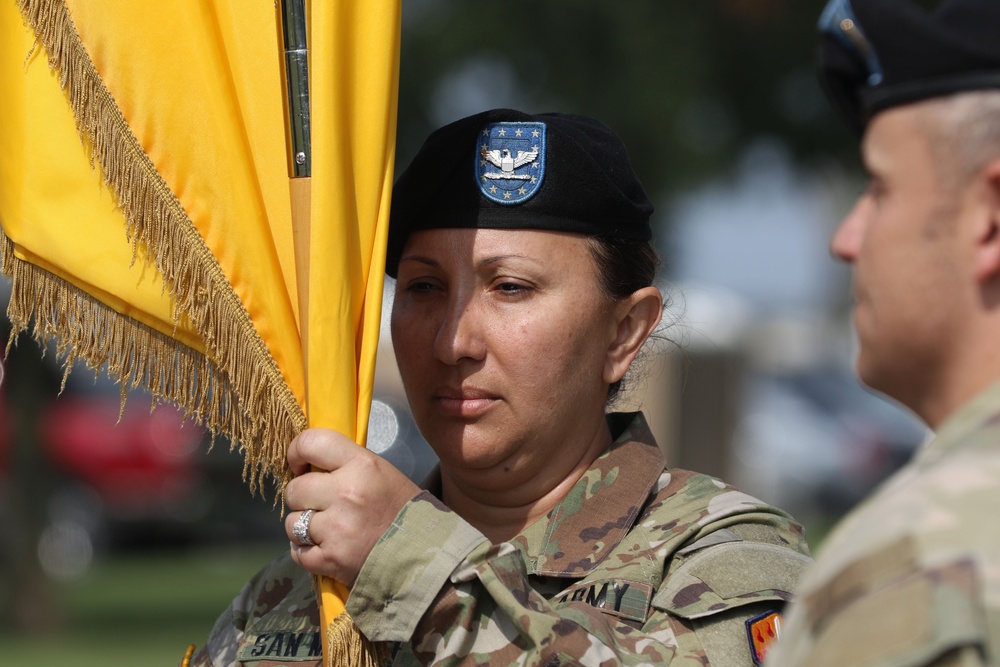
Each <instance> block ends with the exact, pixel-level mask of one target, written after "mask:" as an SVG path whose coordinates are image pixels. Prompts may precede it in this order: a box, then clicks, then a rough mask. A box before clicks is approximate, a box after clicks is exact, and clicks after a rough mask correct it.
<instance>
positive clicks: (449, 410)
mask: <svg viewBox="0 0 1000 667" xmlns="http://www.w3.org/2000/svg"><path fill="white" fill-rule="evenodd" d="M434 400H435V401H436V402H437V404H438V405H439V406H440V407H441V411H442V412H444V413H445V414H446V415H450V416H454V417H477V416H479V415H481V414H483V413H484V412H486V411H487V410H489V409H490V407H492V406H493V404H494V403H496V401H497V400H498V398H497V397H496V396H494V395H492V394H490V393H488V392H485V391H482V390H479V389H460V390H456V389H442V390H439V391H436V392H434Z"/></svg>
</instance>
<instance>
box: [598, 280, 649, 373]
mask: <svg viewBox="0 0 1000 667" xmlns="http://www.w3.org/2000/svg"><path fill="white" fill-rule="evenodd" d="M614 316H615V327H616V328H615V335H614V338H613V340H612V341H611V345H609V346H608V355H607V358H606V359H605V362H604V381H605V382H607V383H608V384H612V383H614V382H617V381H618V380H621V379H622V377H624V376H625V371H627V370H628V367H629V366H630V365H631V364H632V360H633V359H635V356H636V355H637V354H639V350H640V349H641V348H642V344H643V343H645V342H646V339H647V338H649V335H650V334H651V333H653V329H655V328H656V325H657V324H659V323H660V318H661V317H662V316H663V295H661V294H660V290H659V289H657V288H656V287H653V286H650V287H643V288H642V289H640V290H636V291H635V292H633V293H632V294H631V295H629V296H628V297H627V298H625V299H623V300H622V301H620V302H619V303H617V304H616V305H615V308H614Z"/></svg>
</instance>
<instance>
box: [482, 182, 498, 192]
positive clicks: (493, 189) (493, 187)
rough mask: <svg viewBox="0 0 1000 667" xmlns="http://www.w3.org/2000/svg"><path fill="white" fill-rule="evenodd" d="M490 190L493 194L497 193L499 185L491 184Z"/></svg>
mask: <svg viewBox="0 0 1000 667" xmlns="http://www.w3.org/2000/svg"><path fill="white" fill-rule="evenodd" d="M483 180H484V181H485V180H486V179H485V178H484V179H483ZM490 192H491V193H492V194H496V193H497V186H495V185H491V186H490Z"/></svg>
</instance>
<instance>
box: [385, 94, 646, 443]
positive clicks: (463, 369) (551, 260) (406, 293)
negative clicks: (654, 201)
mask: <svg viewBox="0 0 1000 667" xmlns="http://www.w3.org/2000/svg"><path fill="white" fill-rule="evenodd" d="M652 211H653V207H652V205H651V204H650V202H649V199H648V197H647V196H646V193H645V191H644V190H643V187H642V185H641V183H640V182H639V180H638V178H637V177H636V175H635V173H634V171H633V170H632V168H631V166H630V165H629V161H628V157H627V154H626V151H625V148H624V146H623V145H622V142H621V141H620V139H619V138H618V137H617V136H616V135H615V134H614V133H613V132H612V131H611V130H610V129H608V128H607V127H606V126H605V125H603V124H601V123H599V122H597V121H595V120H593V119H590V118H585V117H581V116H573V115H566V114H539V115H528V114H525V113H521V112H518V111H513V110H509V109H500V110H494V111H489V112H485V113H481V114H478V115H475V116H471V117H469V118H464V119H462V120H459V121H457V122H455V123H452V124H450V125H447V126H445V127H443V128H441V129H439V130H438V131H436V132H434V133H433V134H432V135H431V136H430V137H429V138H428V139H427V141H426V142H425V143H424V145H423V147H422V148H421V150H420V151H419V153H418V154H417V156H416V157H415V158H414V159H413V161H412V162H411V164H410V165H409V167H408V168H407V169H406V171H405V172H404V173H403V174H402V175H401V176H400V178H399V179H398V181H397V183H396V185H395V187H394V189H393V201H392V214H391V222H390V231H389V244H388V254H387V263H386V271H387V273H388V274H389V275H390V276H392V277H395V278H397V283H396V294H395V300H394V304H393V314H392V334H393V345H394V348H395V350H396V357H397V362H398V364H399V368H400V373H401V375H402V377H403V382H404V386H405V388H406V391H407V397H408V399H409V401H410V404H411V407H412V409H413V412H414V417H415V418H416V420H417V423H418V425H419V426H420V428H421V430H422V431H423V432H424V435H425V437H427V439H428V441H429V442H431V444H432V445H434V446H435V449H438V454H439V456H441V455H442V452H441V451H440V448H441V447H445V448H448V447H451V445H452V444H455V443H456V442H457V441H458V440H463V439H468V440H469V441H470V442H476V441H477V439H478V441H479V442H480V443H481V444H482V443H486V442H487V441H489V442H493V443H494V444H496V442H497V440H498V439H499V440H502V441H503V442H505V443H509V442H512V441H516V440H523V439H524V438H525V437H527V436H526V434H527V433H529V432H531V431H532V429H540V431H539V433H538V434H537V435H538V437H540V438H541V439H543V440H544V439H546V438H547V439H548V441H552V439H553V438H554V432H555V431H556V430H558V429H560V428H563V429H565V428H570V429H573V430H575V429H578V428H580V427H581V426H584V425H586V424H589V425H590V426H593V425H594V424H597V423H603V418H604V417H603V412H604V409H603V408H604V404H605V401H606V399H607V396H608V394H609V392H612V391H613V388H614V387H615V386H616V385H617V384H618V383H619V382H620V380H621V378H622V375H624V373H625V371H626V369H627V368H628V366H629V364H630V363H631V361H632V360H633V359H634V357H635V355H636V353H637V352H638V349H639V347H640V346H641V345H642V342H643V341H644V340H645V339H646V337H647V336H648V335H649V334H650V332H651V331H652V329H653V327H655V325H656V323H657V322H658V320H659V317H660V311H661V307H662V301H661V297H660V295H659V292H658V290H657V289H656V288H655V287H653V286H652V285H653V280H654V274H655V269H656V263H657V260H656V253H655V251H653V249H652V247H651V245H650V238H651V228H650V216H651V214H652ZM595 406H596V413H597V414H595ZM480 408H483V409H485V410H486V412H484V413H483V414H482V415H480V414H479V413H478V412H476V410H479V409H480ZM449 410H451V412H449ZM463 410H464V411H466V412H463ZM473 413H475V414H473ZM595 419H597V420H600V421H599V422H598V421H594V420H595ZM542 422H544V423H542ZM491 429H492V431H491ZM537 439H538V438H536V436H535V435H532V436H531V440H533V441H535V440H537ZM442 443H444V444H442ZM456 446H457V445H456ZM470 446H472V447H473V448H475V446H476V445H470ZM483 447H485V448H486V449H490V447H488V446H486V445H483ZM497 447H499V448H501V449H502V447H501V446H500V445H497Z"/></svg>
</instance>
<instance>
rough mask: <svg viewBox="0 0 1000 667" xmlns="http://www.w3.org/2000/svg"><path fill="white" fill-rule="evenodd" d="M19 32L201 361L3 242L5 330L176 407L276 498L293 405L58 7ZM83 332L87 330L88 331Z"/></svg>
mask: <svg viewBox="0 0 1000 667" xmlns="http://www.w3.org/2000/svg"><path fill="white" fill-rule="evenodd" d="M19 7H20V10H21V13H22V15H23V17H24V20H25V21H26V23H27V24H28V25H29V26H30V27H31V28H32V30H33V31H34V32H35V35H36V37H37V41H38V43H39V44H41V45H42V47H43V48H44V49H45V51H46V53H47V55H48V62H49V66H50V67H51V68H53V69H54V70H55V71H56V72H57V73H58V75H59V78H60V84H61V86H62V88H63V90H64V91H65V92H66V94H67V96H68V98H69V102H70V105H71V106H72V108H73V115H74V116H75V118H76V123H77V128H78V130H79V132H80V134H81V135H82V137H83V138H84V141H85V144H86V145H87V146H88V149H89V151H90V156H91V161H92V162H93V163H96V165H97V166H98V167H99V168H100V170H101V173H102V175H103V177H104V180H105V182H106V183H107V184H108V186H109V188H110V190H111V191H112V193H113V195H114V197H115V200H116V202H117V204H118V206H119V207H120V208H121V210H122V211H123V213H124V216H125V219H126V221H127V229H126V230H125V233H126V234H127V237H128V239H129V241H130V242H131V243H132V248H133V260H135V258H137V257H139V256H140V255H143V256H145V257H149V258H150V259H151V261H152V262H153V264H154V265H155V266H156V268H157V269H158V270H159V272H160V273H161V274H162V275H163V277H164V282H165V286H166V289H167V290H168V292H169V294H170V295H171V296H172V297H173V299H174V302H175V312H174V318H175V321H176V320H177V319H178V318H179V317H181V315H183V316H186V317H187V318H189V319H190V321H191V322H192V323H193V326H194V328H195V329H196V331H197V332H198V333H199V335H200V336H201V337H202V339H203V341H204V344H205V348H206V350H207V357H208V358H207V359H205V358H204V357H202V355H199V354H198V353H196V352H194V351H192V350H191V349H190V348H188V347H187V346H185V345H183V344H181V343H180V342H178V341H175V340H173V339H171V338H170V337H168V336H164V335H162V334H160V333H158V332H156V331H154V330H152V329H151V328H149V327H147V326H145V325H142V324H140V323H138V322H136V321H135V320H132V319H130V318H127V317H125V316H123V315H121V314H119V313H117V312H116V311H114V310H113V309H112V308H110V307H108V306H105V305H104V304H102V303H100V302H99V301H97V300H96V299H95V298H93V297H91V296H89V295H87V294H86V293H85V292H83V291H82V290H79V289H77V288H76V287H74V286H72V285H70V284H69V283H67V282H66V281H63V280H61V279H59V278H57V277H55V276H53V275H51V274H49V273H48V272H45V271H43V270H42V269H38V268H36V267H33V266H32V265H29V264H28V263H26V262H23V261H21V260H19V259H17V258H15V257H14V252H13V244H12V243H11V241H10V240H9V239H8V238H6V236H4V238H3V239H2V244H0V251H2V254H3V269H2V270H3V272H4V273H7V274H9V275H11V276H12V277H13V280H14V295H13V296H12V298H11V303H10V306H9V310H10V315H11V320H12V322H13V324H14V329H15V332H18V331H23V330H24V329H25V328H26V327H27V326H28V321H29V320H30V318H31V316H32V314H33V315H34V317H35V329H34V334H35V336H36V337H37V338H40V339H42V338H44V339H48V338H54V339H56V341H57V345H58V346H59V348H60V349H61V350H63V351H64V353H65V354H66V355H67V362H66V363H67V368H68V367H69V365H71V364H72V362H73V360H75V359H77V358H81V359H85V360H86V361H87V363H88V364H90V365H91V366H92V367H95V368H96V367H98V366H100V365H101V364H104V363H107V364H108V367H109V370H110V372H111V373H112V374H113V375H117V378H118V379H119V380H120V381H121V382H122V385H123V392H124V389H125V387H126V386H129V387H137V386H142V387H144V388H146V389H147V390H149V391H150V392H151V393H152V394H153V395H154V396H156V397H159V398H163V399H167V400H169V401H171V402H174V403H176V404H177V405H178V406H179V407H181V408H182V409H183V410H185V411H186V412H187V413H188V414H190V415H192V416H194V417H195V418H196V419H197V420H198V421H199V422H200V423H202V424H204V425H205V426H207V427H208V428H210V429H211V430H212V431H213V432H222V433H223V434H225V435H227V436H229V437H230V439H231V442H232V444H233V446H234V447H235V446H239V447H241V448H242V449H243V450H244V456H245V466H244V476H245V477H246V479H247V481H248V482H249V484H250V488H251V489H252V490H254V491H256V490H257V489H258V488H260V483H261V481H262V477H263V476H264V475H265V474H266V475H269V476H271V477H273V478H274V480H275V481H276V483H277V486H278V490H279V495H280V490H282V489H283V488H284V485H285V484H286V483H287V481H288V480H289V478H290V474H289V471H288V469H287V462H286V460H285V450H286V445H287V443H288V442H289V441H290V440H291V439H292V438H293V437H294V436H295V435H296V434H297V433H298V432H300V431H301V430H303V429H304V428H305V427H306V417H305V414H304V412H303V409H302V407H301V406H300V405H299V404H298V402H297V401H296V399H295V396H294V395H293V394H292V392H291V390H290V389H289V388H288V386H287V384H286V383H285V381H284V379H283V378H282V375H281V371H280V370H279V368H278V366H277V364H276V362H275V361H274V359H273V357H272V356H271V354H270V352H269V351H268V349H267V346H266V345H265V343H264V341H263V340H262V339H261V337H260V335H259V334H258V333H257V331H256V329H255V328H254V326H253V323H252V322H251V320H250V315H249V313H248V312H247V311H246V308H245V307H244V306H243V304H242V302H241V301H240V299H239V297H238V296H237V295H236V293H235V291H234V290H233V288H232V285H231V284H230V283H229V281H228V280H227V278H226V276H225V275H224V273H223V271H222V268H221V267H220V266H219V264H218V262H217V261H216V259H215V257H214V256H213V255H212V253H211V251H210V250H209V248H208V247H207V246H206V245H205V242H204V240H203V239H202V238H201V235H200V234H199V233H198V231H197V229H196V228H195V226H194V224H193V223H192V222H191V220H190V218H189V217H188V215H187V213H186V212H185V211H184V209H183V207H182V206H181V204H180V202H179V201H178V200H177V198H176V197H175V196H174V194H173V193H172V192H171V191H170V189H169V187H168V186H167V184H166V183H165V182H164V180H163V178H162V177H161V176H160V174H159V173H158V172H157V170H156V167H155V166H154V165H153V163H152V161H151V160H150V159H149V157H148V156H147V155H146V153H145V152H144V150H143V148H142V146H141V145H140V144H139V142H138V140H137V139H136V138H135V136H134V135H133V134H132V132H131V130H130V129H129V127H128V125H127V123H126V121H125V118H124V116H123V114H122V113H121V110H120V109H119V108H118V106H117V104H116V102H115V100H114V99H113V97H112V95H111V93H110V91H109V90H108V89H107V88H106V87H105V86H104V84H103V82H102V81H101V78H100V76H99V74H98V72H97V70H96V69H95V67H94V64H93V62H92V61H91V59H90V56H89V55H88V54H87V52H86V49H85V47H84V45H83V43H82V41H81V40H80V37H79V35H78V34H77V31H76V28H75V26H74V24H73V21H72V19H71V17H70V15H69V10H68V8H67V7H66V5H65V3H64V2H62V1H61V0H19ZM91 325H93V326H91Z"/></svg>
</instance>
